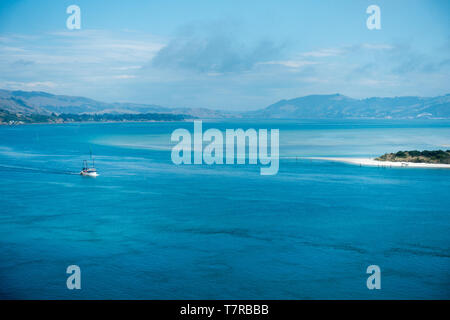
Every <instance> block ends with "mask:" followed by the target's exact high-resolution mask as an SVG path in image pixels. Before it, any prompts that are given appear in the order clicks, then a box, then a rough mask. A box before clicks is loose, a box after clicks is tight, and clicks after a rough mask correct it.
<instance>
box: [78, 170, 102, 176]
mask: <svg viewBox="0 0 450 320" xmlns="http://www.w3.org/2000/svg"><path fill="white" fill-rule="evenodd" d="M80 175H82V176H85V177H97V176H98V173H97V172H84V171H81V172H80Z"/></svg>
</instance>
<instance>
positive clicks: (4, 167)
mask: <svg viewBox="0 0 450 320" xmlns="http://www.w3.org/2000/svg"><path fill="white" fill-rule="evenodd" d="M0 171H13V172H35V173H47V174H66V175H79V173H75V172H71V171H65V170H57V169H47V168H31V167H21V166H10V165H3V164H0Z"/></svg>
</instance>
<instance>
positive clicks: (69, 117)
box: [0, 110, 195, 125]
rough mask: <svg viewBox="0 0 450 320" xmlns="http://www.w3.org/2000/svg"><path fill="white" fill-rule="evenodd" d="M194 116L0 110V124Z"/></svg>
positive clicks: (162, 118) (136, 120)
mask: <svg viewBox="0 0 450 320" xmlns="http://www.w3.org/2000/svg"><path fill="white" fill-rule="evenodd" d="M192 119H195V117H193V116H190V115H184V114H170V113H169V114H166V113H142V114H127V113H124V114H109V113H105V114H60V115H57V114H51V115H42V114H21V113H11V112H8V111H6V110H0V125H23V124H60V123H86V122H97V123H98V122H110V123H113V122H167V121H170V122H172V121H186V120H192Z"/></svg>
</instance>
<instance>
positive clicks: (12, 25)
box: [0, 0, 450, 111]
mask: <svg viewBox="0 0 450 320" xmlns="http://www.w3.org/2000/svg"><path fill="white" fill-rule="evenodd" d="M71 4H76V5H78V6H79V7H80V8H81V30H68V29H67V28H66V19H67V17H68V14H66V8H67V7H68V6H69V5H71ZM372 4H376V5H378V6H379V7H380V8H381V27H382V28H381V30H368V29H367V27H366V19H367V17H368V14H366V8H367V7H368V6H369V5H372ZM449 13H450V1H447V0H442V1H438V0H420V1H419V0H408V1H406V0H396V1H381V0H371V1H366V0H354V1H350V0H342V1H332V0H314V1H313V0H310V1H300V0H297V1H283V0H280V1H263V0H259V1H250V0H249V1H230V0H227V1H225V0H222V1H211V0H209V1H195V0H191V1H160V0H157V1H151V0H145V1H144V0H142V1H139V0H136V1H116V0H108V1H103V0H97V1H95V0H89V1H86V0H71V1H62V0H61V1H54V0H53V1H52V0H40V1H32V0H16V1H9V0H2V1H1V2H0V70H1V72H0V88H4V89H14V90H16V89H21V90H39V91H48V92H52V93H56V94H68V95H80V96H87V97H90V98H94V99H98V100H103V101H110V102H112V101H121V102H136V103H149V104H160V105H164V106H179V107H183V106H185V107H207V108H213V109H224V110H230V111H232V110H234V111H242V110H253V109H258V108H262V107H265V106H267V105H269V104H271V103H274V102H276V101H278V100H280V99H288V98H294V97H298V96H303V95H308V94H326V93H342V94H345V95H348V96H352V97H356V98H363V97H369V96H400V95H420V96H434V95H442V94H446V93H450V88H449V84H450V28H449V27H450V22H449V21H450V19H449V15H450V14H449Z"/></svg>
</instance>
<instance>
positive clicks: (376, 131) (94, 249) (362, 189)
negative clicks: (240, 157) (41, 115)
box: [0, 121, 450, 299]
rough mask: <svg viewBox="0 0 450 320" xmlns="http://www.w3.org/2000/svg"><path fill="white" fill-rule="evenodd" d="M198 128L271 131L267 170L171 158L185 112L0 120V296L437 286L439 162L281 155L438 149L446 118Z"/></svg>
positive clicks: (174, 295)
mask: <svg viewBox="0 0 450 320" xmlns="http://www.w3.org/2000/svg"><path fill="white" fill-rule="evenodd" d="M203 126H204V129H207V128H209V127H214V128H219V129H221V130H225V129H226V128H230V129H232V128H244V129H246V128H255V129H258V128H269V129H270V128H278V129H280V145H281V147H280V153H281V156H282V159H281V160H280V170H279V173H278V175H275V176H261V175H260V174H259V173H260V171H259V167H258V166H254V165H251V166H250V165H245V166H226V165H222V166H218V165H215V166H206V165H203V166H186V165H182V166H175V165H174V164H172V162H171V158H170V150H171V146H172V145H173V144H172V143H171V142H170V134H171V133H172V131H173V130H174V129H176V128H180V127H184V128H188V129H189V130H190V131H192V130H193V124H192V123H117V124H113V123H112V124H70V125H26V126H16V127H8V126H2V127H0V199H1V206H0V298H13V299H47V298H56V299H74V298H94V299H102V298H106V299H109V298H122V299H141V298H145V299H335V298H344V299H383V298H384V299H387V298H389V299H390V298H394V299H405V298H412V299H415V298H447V299H449V298H450V170H447V169H414V168H376V167H358V166H353V165H349V164H344V163H334V162H326V161H317V160H316V161H310V160H300V159H299V160H296V159H295V157H297V156H298V157H306V156H330V157H332V156H349V157H372V156H377V155H380V154H383V153H385V152H394V151H398V150H405V149H450V122H448V121H447V122H444V121H434V122H431V121H429V122H426V121H424V122H407V121H396V122H394V121H357V122H356V121H340V122H338V121H320V122H318V121H301V122H295V121H276V122H269V121H267V122H253V123H250V122H244V121H241V122H237V121H235V122H204V123H203ZM90 149H91V150H92V152H93V154H94V156H95V161H96V166H97V168H98V170H99V172H100V174H101V175H100V176H99V177H97V178H86V177H81V176H79V175H78V173H79V171H80V169H81V165H82V160H84V159H89V151H90ZM72 264H76V265H79V266H80V268H81V272H82V284H81V285H82V290H68V289H67V288H66V279H67V276H68V275H67V274H66V268H67V266H69V265H72ZM373 264H375V265H379V266H380V268H381V279H382V280H381V286H382V289H381V290H368V289H367V287H366V279H367V276H368V275H367V274H366V268H367V267H368V266H369V265H373Z"/></svg>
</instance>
